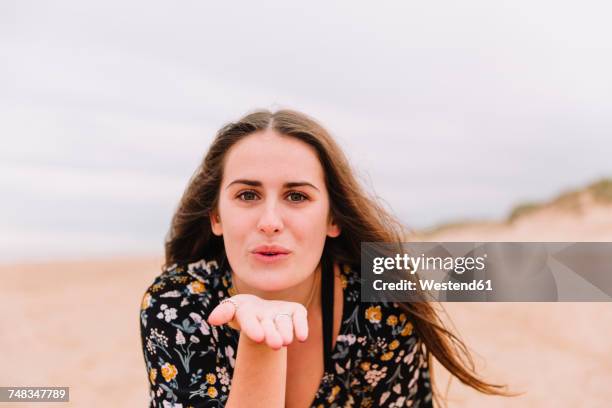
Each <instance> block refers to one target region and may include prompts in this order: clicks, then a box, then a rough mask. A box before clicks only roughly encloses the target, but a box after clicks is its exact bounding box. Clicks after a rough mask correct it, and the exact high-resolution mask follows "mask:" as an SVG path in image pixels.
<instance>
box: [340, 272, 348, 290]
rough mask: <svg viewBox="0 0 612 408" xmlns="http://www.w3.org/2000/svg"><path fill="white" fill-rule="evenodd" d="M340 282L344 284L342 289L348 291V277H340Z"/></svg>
mask: <svg viewBox="0 0 612 408" xmlns="http://www.w3.org/2000/svg"><path fill="white" fill-rule="evenodd" d="M340 282H341V283H342V289H346V286H347V284H348V280H347V279H346V276H344V275H340Z"/></svg>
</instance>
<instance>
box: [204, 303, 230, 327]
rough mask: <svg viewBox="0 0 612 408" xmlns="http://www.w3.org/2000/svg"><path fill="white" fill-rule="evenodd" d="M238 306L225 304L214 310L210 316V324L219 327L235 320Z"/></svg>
mask: <svg viewBox="0 0 612 408" xmlns="http://www.w3.org/2000/svg"><path fill="white" fill-rule="evenodd" d="M235 312H236V306H234V305H233V304H232V303H231V302H223V303H221V304H219V305H217V307H215V308H214V309H213V311H212V312H211V313H210V315H209V316H208V319H207V321H208V323H210V324H212V325H213V326H219V325H222V324H225V323H227V322H229V321H231V320H232V319H233V318H234V314H235Z"/></svg>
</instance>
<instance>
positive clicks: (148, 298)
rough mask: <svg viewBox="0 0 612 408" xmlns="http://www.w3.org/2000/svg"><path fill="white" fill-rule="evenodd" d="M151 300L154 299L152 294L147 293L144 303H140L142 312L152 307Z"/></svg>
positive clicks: (143, 299)
mask: <svg viewBox="0 0 612 408" xmlns="http://www.w3.org/2000/svg"><path fill="white" fill-rule="evenodd" d="M151 299H152V296H151V294H150V293H149V292H147V293H145V295H144V296H143V298H142V302H141V303H140V310H145V309H146V308H148V307H149V306H151Z"/></svg>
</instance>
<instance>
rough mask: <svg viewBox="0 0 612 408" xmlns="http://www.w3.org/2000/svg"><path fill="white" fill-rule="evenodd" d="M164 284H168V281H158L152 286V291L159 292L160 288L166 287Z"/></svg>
mask: <svg viewBox="0 0 612 408" xmlns="http://www.w3.org/2000/svg"><path fill="white" fill-rule="evenodd" d="M164 286H166V282H159V283H156V284H155V285H153V286H151V289H150V291H151V292H153V293H155V292H159V291H160V290H162V289H163V288H164Z"/></svg>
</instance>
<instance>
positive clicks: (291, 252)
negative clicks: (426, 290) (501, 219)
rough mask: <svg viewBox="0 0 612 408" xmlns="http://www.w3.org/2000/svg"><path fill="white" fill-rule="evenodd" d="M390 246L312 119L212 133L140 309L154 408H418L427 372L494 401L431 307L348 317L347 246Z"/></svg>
mask: <svg viewBox="0 0 612 408" xmlns="http://www.w3.org/2000/svg"><path fill="white" fill-rule="evenodd" d="M402 237H403V235H402V228H401V225H400V224H399V223H398V222H397V221H395V219H394V218H393V217H391V216H390V215H389V214H387V213H386V212H385V211H384V210H383V208H381V207H380V206H379V205H378V204H377V203H376V202H375V201H374V200H372V199H371V198H369V197H368V195H366V194H365V193H364V191H363V190H362V188H361V187H360V186H359V184H358V183H357V181H356V180H355V178H354V176H353V173H352V172H351V169H350V168H349V165H348V162H347V160H346V158H345V156H344V155H343V153H342V151H341V150H340V148H339V147H338V146H337V144H336V143H335V142H334V141H333V139H332V138H331V137H330V135H329V134H328V132H326V131H325V129H323V128H322V127H321V126H320V125H319V124H317V123H316V122H315V121H314V120H313V119H311V118H309V117H307V116H306V115H304V114H302V113H299V112H295V111H289V110H281V111H277V112H274V113H272V112H268V111H257V112H254V113H251V114H249V115H247V116H245V117H243V118H242V119H240V120H239V121H237V122H235V123H230V124H228V125H226V126H225V127H223V128H222V129H221V130H220V131H219V132H218V134H217V136H216V138H215V140H214V141H213V144H212V146H211V147H210V150H209V151H208V153H207V155H206V157H205V158H204V161H203V163H202V165H201V166H200V167H199V168H198V170H197V172H196V173H195V175H194V176H193V178H192V180H191V181H190V182H189V185H188V187H187V189H186V191H185V193H184V195H183V198H182V200H181V203H180V205H179V208H178V210H177V212H176V214H175V215H174V217H173V220H172V225H171V229H170V232H169V235H168V238H167V242H166V265H165V266H164V268H163V272H162V274H161V275H160V276H158V277H157V278H156V280H155V282H154V283H153V284H152V285H151V286H150V287H149V288H148V290H147V291H146V293H145V295H144V298H143V300H142V308H141V335H142V345H143V350H144V357H145V362H146V366H147V371H148V377H149V381H150V384H151V388H150V396H151V406H153V407H170V406H171V407H188V406H193V407H231V408H235V407H266V408H280V407H290V408H307V407H403V406H411V407H431V406H432V387H431V381H430V363H431V358H432V356H433V357H435V358H437V360H438V361H440V363H441V364H443V365H444V366H445V367H446V368H447V369H448V370H449V371H450V372H451V373H452V374H453V375H455V376H456V377H458V378H459V379H460V380H461V381H462V382H464V383H466V384H468V385H470V386H472V387H474V388H476V389H478V390H479V391H482V392H485V393H489V394H497V393H501V391H500V387H499V386H497V385H492V384H488V383H486V382H483V381H482V380H480V379H479V378H478V377H477V376H476V375H475V374H474V372H473V368H472V367H470V365H469V364H468V363H469V362H470V360H469V355H468V354H467V352H466V350H465V347H464V346H463V344H462V343H461V342H460V341H459V340H458V339H457V338H456V337H454V336H453V335H452V334H451V333H450V332H448V331H447V330H446V329H445V328H444V326H443V325H442V324H441V322H440V320H439V318H438V316H437V315H436V312H435V310H434V309H433V307H432V305H431V304H430V303H427V302H413V303H399V302H392V301H389V302H380V303H360V243H361V242H364V241H368V242H401V241H402ZM457 350H459V351H457Z"/></svg>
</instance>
